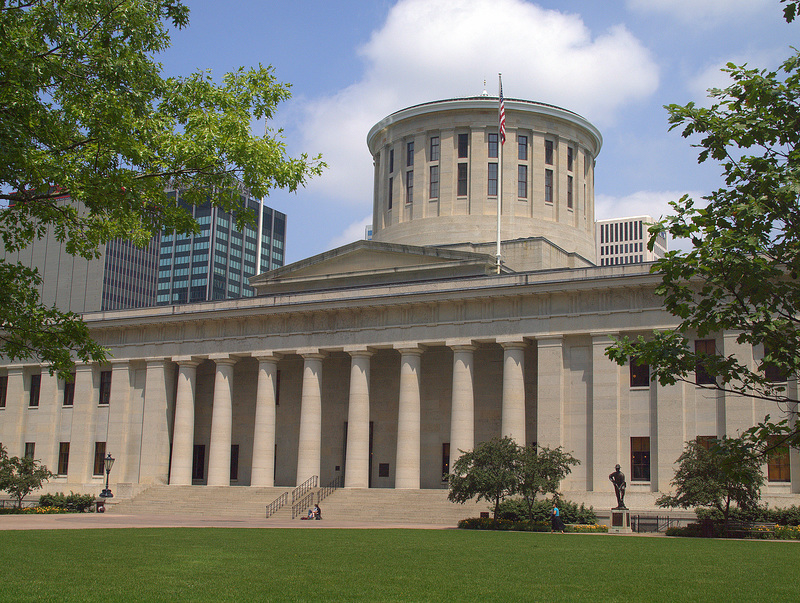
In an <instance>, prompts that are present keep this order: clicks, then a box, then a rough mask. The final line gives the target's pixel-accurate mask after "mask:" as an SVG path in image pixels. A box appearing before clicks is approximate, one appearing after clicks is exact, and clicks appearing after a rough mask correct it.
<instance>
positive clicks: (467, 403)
mask: <svg viewBox="0 0 800 603" xmlns="http://www.w3.org/2000/svg"><path fill="white" fill-rule="evenodd" d="M450 347H451V348H452V350H453V401H452V408H451V410H450V470H451V471H452V469H453V464H454V463H455V462H456V461H457V460H458V458H459V457H460V456H461V454H462V453H461V452H460V451H461V450H463V451H464V452H468V451H470V450H472V449H473V448H474V447H475V398H474V395H475V394H474V391H473V383H472V375H473V371H472V362H473V353H474V352H475V346H472V345H453V346H450Z"/></svg>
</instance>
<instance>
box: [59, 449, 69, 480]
mask: <svg viewBox="0 0 800 603" xmlns="http://www.w3.org/2000/svg"><path fill="white" fill-rule="evenodd" d="M68 468H69V442H61V443H59V445H58V475H66V474H67V469H68Z"/></svg>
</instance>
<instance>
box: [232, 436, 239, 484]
mask: <svg viewBox="0 0 800 603" xmlns="http://www.w3.org/2000/svg"><path fill="white" fill-rule="evenodd" d="M231 479H232V480H237V479H239V444H231Z"/></svg>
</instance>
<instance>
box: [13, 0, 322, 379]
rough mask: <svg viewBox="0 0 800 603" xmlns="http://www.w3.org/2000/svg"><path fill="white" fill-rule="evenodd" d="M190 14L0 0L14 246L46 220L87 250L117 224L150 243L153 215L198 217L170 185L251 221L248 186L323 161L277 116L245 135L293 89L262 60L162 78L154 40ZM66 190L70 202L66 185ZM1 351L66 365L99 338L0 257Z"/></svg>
mask: <svg viewBox="0 0 800 603" xmlns="http://www.w3.org/2000/svg"><path fill="white" fill-rule="evenodd" d="M187 24H188V8H187V7H186V6H185V5H184V4H182V3H181V2H180V0H151V1H147V2H141V1H139V0H0V200H5V201H6V205H7V206H6V207H4V208H3V209H0V236H2V240H3V246H4V249H5V251H6V252H7V253H12V252H15V251H17V250H20V249H23V248H25V247H27V246H28V245H30V244H31V242H32V241H34V240H35V239H36V238H37V237H40V236H42V235H44V234H45V233H46V232H47V231H48V230H49V231H50V232H51V233H53V236H55V237H56V238H57V239H58V240H59V241H61V242H62V243H63V245H64V248H65V250H66V251H67V252H68V253H71V254H74V255H77V256H81V257H84V258H87V259H91V258H95V257H97V256H98V249H99V247H100V246H101V245H102V244H103V243H106V242H108V241H110V240H112V239H114V238H117V237H122V238H126V239H130V240H132V241H134V242H135V243H137V244H141V245H144V244H146V243H147V242H148V241H149V240H150V238H151V237H152V236H153V234H154V233H157V232H158V231H159V230H160V229H161V228H167V229H170V230H171V229H176V230H177V231H178V232H180V233H186V232H197V228H198V227H197V224H196V223H195V222H194V221H193V219H192V217H191V215H190V214H189V213H187V212H186V211H185V210H184V209H182V208H181V207H179V206H178V205H176V204H175V203H174V202H170V200H169V199H168V198H167V196H166V193H165V188H166V187H168V186H169V187H173V188H180V189H181V190H182V195H181V196H182V198H183V199H184V200H186V201H189V202H192V203H198V202H205V201H206V200H210V201H211V202H212V203H214V204H216V205H218V206H220V207H223V208H224V209H226V210H228V211H231V212H232V213H234V214H235V215H236V216H237V220H238V221H239V223H240V224H242V223H244V222H247V221H248V220H251V219H252V217H251V216H249V215H248V213H247V211H246V210H244V208H243V207H242V206H241V204H240V203H239V202H238V199H239V189H240V188H241V187H245V188H246V189H248V190H249V192H250V193H251V194H252V195H253V196H255V197H263V196H266V195H268V194H269V191H270V190H271V189H273V188H275V187H279V188H286V189H289V190H295V189H296V188H297V187H299V186H301V185H303V184H304V183H305V182H306V180H307V179H308V178H309V177H310V176H313V175H316V174H319V173H320V171H321V169H322V168H323V167H324V164H323V163H321V161H320V160H319V158H318V157H317V158H313V159H310V158H309V157H308V156H306V155H301V156H300V157H298V158H291V157H288V156H287V154H286V148H285V144H284V142H283V140H282V134H281V132H280V131H272V130H269V129H266V130H265V133H264V135H263V136H253V135H252V134H251V121H252V119H257V120H261V119H265V120H267V121H269V119H270V118H272V117H273V115H274V112H275V110H276V108H277V105H278V104H279V103H280V102H281V101H284V100H286V99H287V98H289V89H288V86H287V85H284V84H281V83H279V82H277V80H276V78H275V76H274V73H273V70H272V69H271V68H270V67H263V66H261V65H259V66H258V67H257V68H252V69H247V70H245V69H243V68H242V69H239V70H238V71H235V72H233V73H229V74H226V75H225V76H224V77H223V78H222V80H221V83H219V84H218V83H215V81H214V80H213V79H212V76H211V74H210V73H208V72H198V73H194V74H192V75H189V76H186V77H164V75H163V74H162V73H161V65H160V64H159V63H158V62H156V61H155V60H154V58H153V57H154V55H155V54H156V53H158V52H160V51H163V50H164V49H165V48H167V47H168V46H169V43H170V31H169V30H170V27H175V28H178V29H180V28H182V27H185V26H186V25H187ZM64 195H69V196H70V197H71V199H72V200H73V201H75V203H69V204H65V203H63V202H59V200H58V199H59V198H63V197H64ZM0 281H2V282H3V285H4V286H3V288H2V291H0V325H2V329H3V331H2V339H1V341H2V344H0V351H2V353H3V354H4V355H5V356H6V357H7V358H8V359H10V360H17V359H24V358H30V357H35V358H38V359H40V360H41V361H43V362H45V363H48V364H52V365H53V366H54V368H55V369H56V370H57V371H58V372H59V373H60V374H61V375H62V376H63V375H65V374H67V373H68V372H69V369H70V368H71V356H72V354H74V355H75V356H77V357H78V358H80V359H81V360H100V359H102V358H103V357H104V350H103V349H102V348H100V347H99V346H97V345H96V344H94V343H93V342H92V341H91V339H90V338H89V334H88V330H87V329H86V327H85V325H84V324H83V323H82V322H81V321H80V319H79V317H77V316H75V315H74V314H68V313H63V312H59V311H58V310H55V309H51V308H45V307H43V306H42V305H41V303H40V302H39V299H38V294H37V293H36V285H37V284H38V283H37V279H36V277H35V276H33V275H31V274H30V273H29V272H26V271H25V269H24V268H23V267H21V266H19V265H14V264H12V263H9V262H7V261H0Z"/></svg>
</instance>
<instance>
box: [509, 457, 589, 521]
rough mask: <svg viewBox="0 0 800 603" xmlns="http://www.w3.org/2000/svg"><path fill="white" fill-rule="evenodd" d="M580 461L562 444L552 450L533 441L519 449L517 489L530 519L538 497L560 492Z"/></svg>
mask: <svg viewBox="0 0 800 603" xmlns="http://www.w3.org/2000/svg"><path fill="white" fill-rule="evenodd" d="M580 463H581V462H580V461H579V460H578V459H576V458H575V457H573V456H572V455H571V454H570V453H569V452H564V450H563V449H562V448H561V446H559V447H558V448H553V449H550V448H547V447H545V446H543V447H541V448H539V447H537V446H536V445H535V444H529V445H528V446H525V447H524V448H520V449H519V452H518V463H517V479H518V484H517V489H516V491H517V493H518V494H521V495H522V498H523V499H524V501H525V504H526V506H527V508H528V517H529V519H531V520H533V512H534V501H535V500H536V496H537V495H538V494H553V495H557V494H558V487H559V485H560V484H561V481H562V480H563V479H564V478H565V477H566V476H567V475H569V474H570V473H571V472H572V466H574V465H580Z"/></svg>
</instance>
